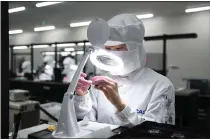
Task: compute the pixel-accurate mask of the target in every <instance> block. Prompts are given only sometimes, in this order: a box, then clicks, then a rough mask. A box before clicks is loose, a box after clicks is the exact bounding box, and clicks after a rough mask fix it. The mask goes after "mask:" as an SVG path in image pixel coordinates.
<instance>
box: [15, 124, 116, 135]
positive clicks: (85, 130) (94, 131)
mask: <svg viewBox="0 0 210 139" xmlns="http://www.w3.org/2000/svg"><path fill="white" fill-rule="evenodd" d="M48 126H50V125H49V124H42V125H38V126H34V127H31V128H27V129H23V130H20V131H19V132H18V137H19V138H28V135H29V134H30V136H36V137H37V135H38V134H37V132H39V131H43V130H45V129H47V128H48ZM79 126H80V131H81V132H80V136H78V137H91V138H98V137H105V138H108V137H110V136H113V135H114V132H111V131H112V130H114V129H116V128H118V127H119V126H117V125H109V124H102V123H97V122H90V121H89V123H88V124H86V125H81V124H80V122H79ZM33 133H34V134H33ZM49 134H50V135H49ZM51 134H52V133H51V132H48V137H49V138H50V137H51V138H52V136H51ZM39 135H40V138H44V135H43V136H41V134H39Z"/></svg>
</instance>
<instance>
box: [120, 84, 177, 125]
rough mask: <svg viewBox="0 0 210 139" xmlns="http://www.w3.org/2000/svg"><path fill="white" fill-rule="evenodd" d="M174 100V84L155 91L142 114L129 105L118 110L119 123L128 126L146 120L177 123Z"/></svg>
mask: <svg viewBox="0 0 210 139" xmlns="http://www.w3.org/2000/svg"><path fill="white" fill-rule="evenodd" d="M154 91H155V90H154ZM158 91H159V90H158ZM174 100H175V98H174V88H173V86H169V87H168V88H165V89H162V90H161V91H159V92H155V93H153V95H152V96H151V100H150V102H149V105H148V107H147V109H146V111H145V112H143V114H142V115H141V114H138V113H137V110H136V108H131V107H129V106H128V105H126V107H125V108H124V109H123V110H122V111H120V112H117V113H116V115H117V117H118V119H119V121H120V123H119V124H120V125H121V126H127V127H132V126H135V125H138V124H140V123H142V122H144V121H154V122H158V123H168V124H175V109H174Z"/></svg>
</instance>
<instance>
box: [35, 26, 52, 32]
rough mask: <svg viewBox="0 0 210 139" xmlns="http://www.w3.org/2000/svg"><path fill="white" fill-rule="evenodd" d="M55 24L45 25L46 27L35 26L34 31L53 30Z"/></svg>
mask: <svg viewBox="0 0 210 139" xmlns="http://www.w3.org/2000/svg"><path fill="white" fill-rule="evenodd" d="M53 29H55V26H45V27H35V28H34V31H46V30H53Z"/></svg>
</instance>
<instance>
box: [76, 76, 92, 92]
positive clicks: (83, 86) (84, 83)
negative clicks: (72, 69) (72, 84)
mask: <svg viewBox="0 0 210 139" xmlns="http://www.w3.org/2000/svg"><path fill="white" fill-rule="evenodd" d="M80 76H81V77H80V79H79V81H78V83H77V87H76V92H77V93H78V92H81V91H82V92H81V93H82V94H81V93H79V95H85V93H86V92H87V90H88V88H89V87H90V85H91V84H92V81H90V80H86V79H85V77H86V76H87V75H86V74H85V73H82V74H81V75H80Z"/></svg>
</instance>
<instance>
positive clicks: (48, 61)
mask: <svg viewBox="0 0 210 139" xmlns="http://www.w3.org/2000/svg"><path fill="white" fill-rule="evenodd" d="M43 62H44V64H45V66H44V69H43V72H42V73H41V74H40V75H39V80H41V81H51V80H52V79H53V73H54V67H55V61H54V58H53V57H52V56H45V57H44V59H43Z"/></svg>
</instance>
